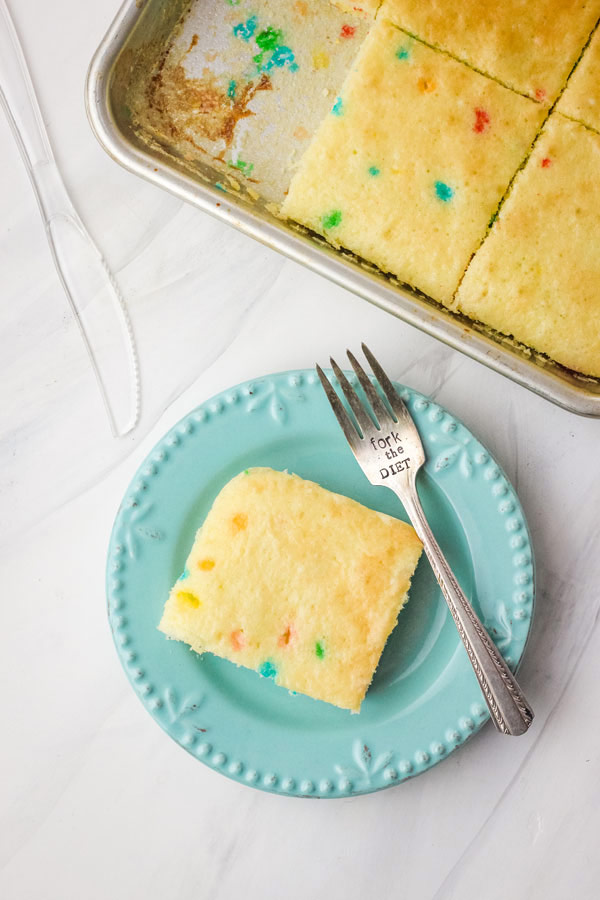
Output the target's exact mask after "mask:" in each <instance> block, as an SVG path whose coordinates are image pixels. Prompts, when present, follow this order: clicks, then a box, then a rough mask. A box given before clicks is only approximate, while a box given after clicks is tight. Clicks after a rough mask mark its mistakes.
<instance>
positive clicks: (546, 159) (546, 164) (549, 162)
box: [542, 156, 552, 169]
mask: <svg viewBox="0 0 600 900" xmlns="http://www.w3.org/2000/svg"><path fill="white" fill-rule="evenodd" d="M551 165H552V160H551V159H550V157H549V156H545V157H544V158H543V160H542V169H547V168H548V167H549V166H551Z"/></svg>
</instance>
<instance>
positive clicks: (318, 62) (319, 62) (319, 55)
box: [312, 50, 329, 69]
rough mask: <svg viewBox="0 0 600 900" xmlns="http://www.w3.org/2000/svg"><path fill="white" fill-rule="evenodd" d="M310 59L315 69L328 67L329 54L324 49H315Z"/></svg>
mask: <svg viewBox="0 0 600 900" xmlns="http://www.w3.org/2000/svg"><path fill="white" fill-rule="evenodd" d="M312 61H313V66H314V68H315V69H327V68H329V55H328V54H327V53H325V51H324V50H315V52H314V53H313V55H312Z"/></svg>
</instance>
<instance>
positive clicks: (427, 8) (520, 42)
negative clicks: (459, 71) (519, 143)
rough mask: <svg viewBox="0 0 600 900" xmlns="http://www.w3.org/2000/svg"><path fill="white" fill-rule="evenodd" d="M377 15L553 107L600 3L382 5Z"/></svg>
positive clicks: (410, 0)
mask: <svg viewBox="0 0 600 900" xmlns="http://www.w3.org/2000/svg"><path fill="white" fill-rule="evenodd" d="M380 15H382V16H384V17H385V18H387V19H389V20H390V21H392V22H394V24H396V25H398V26H399V27H400V28H403V29H405V30H406V31H407V32H409V33H411V34H415V35H417V36H418V37H419V38H421V39H422V40H424V41H427V43H429V44H432V45H433V46H435V47H440V48H442V49H443V50H446V51H447V52H448V53H450V54H452V56H455V57H456V58H457V59H461V60H463V62H466V63H468V64H469V65H471V66H473V67H474V68H476V69H479V70H480V71H482V72H485V73H486V74H487V75H490V76H492V77H493V78H497V79H498V80H499V81H501V82H503V83H504V84H506V85H508V86H509V87H511V88H514V89H515V90H517V91H521V92H522V93H524V94H527V95H528V96H530V97H534V98H535V99H536V100H540V101H542V102H545V101H548V102H552V101H553V100H554V99H555V98H556V96H557V95H558V93H559V91H560V89H561V88H562V86H563V84H564V83H565V81H566V79H567V76H568V74H569V72H570V71H571V69H572V67H573V66H574V65H575V63H576V61H577V58H578V57H579V54H580V53H581V50H582V48H583V47H584V45H585V42H586V41H587V39H588V37H589V35H590V33H591V31H592V29H593V28H594V25H595V24H596V22H597V21H598V17H599V16H600V0H536V2H534V3H532V2H530V0H504V2H503V3H498V2H497V0H484V2H480V0H454V2H453V3H452V4H449V3H448V2H446V0H431V2H428V3H423V2H422V0H383V5H382V7H381V11H380Z"/></svg>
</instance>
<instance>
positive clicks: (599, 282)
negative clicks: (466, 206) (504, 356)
mask: <svg viewBox="0 0 600 900" xmlns="http://www.w3.org/2000/svg"><path fill="white" fill-rule="evenodd" d="M599 185H600V135H598V134H596V133H595V132H594V131H590V130H589V129H587V128H585V127H584V126H583V125H580V124H578V123H576V122H572V121H571V120H570V119H565V118H563V116H561V115H560V114H558V113H554V114H553V115H552V116H551V117H550V119H549V120H548V123H547V125H546V126H545V128H544V131H543V132H542V134H541V136H540V138H539V140H538V141H537V143H536V146H535V148H534V150H533V153H532V154H531V157H530V158H529V160H528V162H527V164H526V166H525V167H524V169H523V170H522V171H521V172H520V173H519V174H518V175H517V177H516V179H515V182H514V184H513V187H512V189H511V192H510V194H509V196H508V198H507V200H506V202H505V203H504V205H503V206H502V208H501V210H500V214H499V216H498V219H497V221H496V222H495V223H494V225H493V227H492V229H491V232H490V234H489V236H488V237H487V238H486V240H485V242H484V244H483V246H482V247H481V249H480V250H479V252H478V253H477V254H476V256H475V258H474V259H473V261H472V263H471V265H470V266H469V268H468V270H467V273H466V275H465V278H464V280H463V282H462V284H461V286H460V289H459V290H458V292H457V297H456V300H457V307H458V309H460V310H461V311H462V312H464V313H466V314H467V315H468V316H470V317H471V318H473V319H479V320H480V321H482V322H485V323H486V324H487V325H491V326H492V328H495V329H496V330H498V331H502V332H504V333H505V334H508V335H512V336H513V337H515V338H516V339H517V340H518V341H520V342H522V343H524V344H527V345H529V346H530V347H533V348H534V349H536V350H539V351H541V352H542V353H545V354H547V355H548V356H550V357H551V358H552V359H555V360H556V361H557V362H559V363H562V364H563V365H564V366H568V367H569V368H571V369H575V370H576V371H578V372H582V373H584V374H585V375H596V376H600V252H599V248H600V203H599V202H598V186H599Z"/></svg>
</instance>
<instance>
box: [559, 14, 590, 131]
mask: <svg viewBox="0 0 600 900" xmlns="http://www.w3.org/2000/svg"><path fill="white" fill-rule="evenodd" d="M556 108H557V109H558V110H559V112H561V113H564V114H565V115H566V116H570V117H571V118H573V119H577V120H578V121H580V122H583V124H584V125H589V126H590V127H591V128H595V129H596V131H598V132H600V28H598V29H597V30H596V32H595V34H594V36H593V37H592V40H591V41H590V44H589V46H588V47H586V49H585V51H584V53H583V56H582V57H581V60H580V61H579V63H578V65H577V68H576V69H575V71H574V72H573V74H572V75H571V77H570V78H569V83H568V84H567V87H566V90H565V92H564V94H563V95H562V97H561V98H560V100H559V101H558V106H557V107H556Z"/></svg>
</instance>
